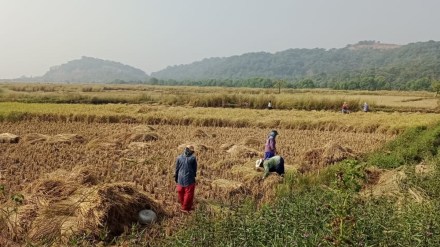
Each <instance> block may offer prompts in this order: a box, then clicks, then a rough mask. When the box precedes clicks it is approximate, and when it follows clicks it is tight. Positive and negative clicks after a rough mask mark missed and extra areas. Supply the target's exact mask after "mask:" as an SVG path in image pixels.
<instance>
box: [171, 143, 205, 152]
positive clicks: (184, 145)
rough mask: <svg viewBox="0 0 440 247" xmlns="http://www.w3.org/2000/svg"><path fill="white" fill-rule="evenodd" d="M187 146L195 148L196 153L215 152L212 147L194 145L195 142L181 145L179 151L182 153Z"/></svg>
mask: <svg viewBox="0 0 440 247" xmlns="http://www.w3.org/2000/svg"><path fill="white" fill-rule="evenodd" d="M186 146H193V147H194V151H196V152H205V151H210V150H213V148H212V147H209V146H206V145H203V144H201V143H193V142H188V143H183V144H180V145H179V146H178V147H177V149H178V151H179V152H181V151H182V150H183V149H184V148H185V147H186Z"/></svg>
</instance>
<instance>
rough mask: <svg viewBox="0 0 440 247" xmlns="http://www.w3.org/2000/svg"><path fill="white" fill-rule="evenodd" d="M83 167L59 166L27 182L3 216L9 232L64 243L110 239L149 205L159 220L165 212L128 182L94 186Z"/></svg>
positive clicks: (132, 222) (32, 239) (24, 236)
mask: <svg viewBox="0 0 440 247" xmlns="http://www.w3.org/2000/svg"><path fill="white" fill-rule="evenodd" d="M87 171H88V168H77V169H74V170H73V171H72V172H70V173H68V172H67V171H64V170H59V171H56V172H54V173H51V174H49V175H48V176H47V177H46V178H42V179H39V180H37V181H35V182H34V183H32V184H31V185H30V186H29V187H28V188H27V189H26V190H25V192H24V193H23V194H24V198H25V200H24V201H23V204H22V205H19V206H16V209H15V210H14V211H11V212H12V213H11V214H10V215H9V216H8V228H9V235H11V237H12V238H15V239H18V238H22V239H28V240H30V241H31V242H32V243H35V244H41V243H42V242H48V241H49V242H63V241H64V242H65V241H67V240H68V239H69V238H70V237H71V236H75V235H79V234H84V233H85V234H89V235H90V236H92V237H93V236H95V237H97V238H98V237H99V236H102V234H103V233H106V234H107V235H106V236H108V237H110V238H111V237H114V236H117V235H120V234H122V233H123V232H124V231H125V230H127V229H130V227H131V225H132V224H135V223H137V221H138V213H139V211H141V210H143V209H150V210H153V211H154V212H156V213H157V215H158V216H159V219H160V218H161V217H163V216H164V215H166V213H165V211H164V210H163V209H161V207H160V206H159V205H158V204H157V203H156V202H155V201H153V200H152V199H150V198H149V197H148V196H147V195H146V194H144V193H142V192H139V191H138V190H137V189H136V188H135V187H134V185H133V184H131V183H108V184H97V185H96V183H97V180H96V177H94V175H93V173H92V172H87Z"/></svg>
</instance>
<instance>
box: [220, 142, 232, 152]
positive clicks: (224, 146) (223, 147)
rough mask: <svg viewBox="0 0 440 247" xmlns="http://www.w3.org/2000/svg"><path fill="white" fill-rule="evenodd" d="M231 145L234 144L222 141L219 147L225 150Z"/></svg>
mask: <svg viewBox="0 0 440 247" xmlns="http://www.w3.org/2000/svg"><path fill="white" fill-rule="evenodd" d="M232 146H234V144H233V143H224V144H222V145H220V149H221V150H223V151H226V150H228V149H230V148H231V147H232Z"/></svg>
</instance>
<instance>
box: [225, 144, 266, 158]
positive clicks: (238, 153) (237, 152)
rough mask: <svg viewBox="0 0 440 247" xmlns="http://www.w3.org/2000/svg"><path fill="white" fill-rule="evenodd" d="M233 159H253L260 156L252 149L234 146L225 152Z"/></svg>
mask: <svg viewBox="0 0 440 247" xmlns="http://www.w3.org/2000/svg"><path fill="white" fill-rule="evenodd" d="M226 152H228V153H230V154H231V155H232V156H235V157H244V158H253V157H257V156H259V155H260V153H259V152H258V151H257V150H255V149H252V148H249V147H246V146H244V145H234V146H232V147H231V148H229V149H228V151H226Z"/></svg>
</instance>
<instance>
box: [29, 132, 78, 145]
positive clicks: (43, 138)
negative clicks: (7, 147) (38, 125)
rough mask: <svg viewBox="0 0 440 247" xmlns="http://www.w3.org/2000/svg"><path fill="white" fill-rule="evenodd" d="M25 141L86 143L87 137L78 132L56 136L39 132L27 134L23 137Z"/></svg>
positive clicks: (32, 142)
mask: <svg viewBox="0 0 440 247" xmlns="http://www.w3.org/2000/svg"><path fill="white" fill-rule="evenodd" d="M23 141H24V142H26V143H29V144H35V143H43V142H44V143H51V144H55V143H64V144H69V145H70V144H73V143H84V142H85V141H86V139H85V138H84V137H83V136H81V135H77V134H58V135H54V136H50V135H43V134H38V133H31V134H27V135H25V136H24V137H23Z"/></svg>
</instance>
